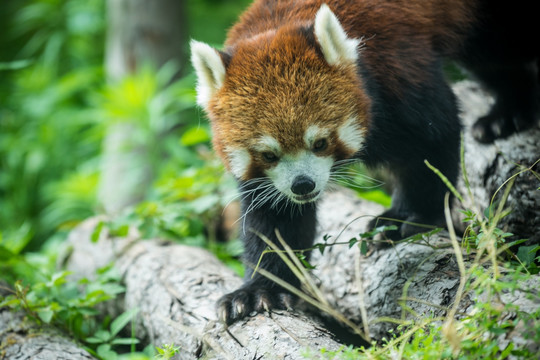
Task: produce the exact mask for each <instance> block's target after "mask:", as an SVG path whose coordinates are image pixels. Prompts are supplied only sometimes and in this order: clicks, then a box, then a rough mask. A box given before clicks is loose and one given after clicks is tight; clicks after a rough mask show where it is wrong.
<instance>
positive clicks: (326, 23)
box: [315, 4, 360, 65]
mask: <svg viewBox="0 0 540 360" xmlns="http://www.w3.org/2000/svg"><path fill="white" fill-rule="evenodd" d="M315 36H316V37H317V40H318V41H319V44H320V46H321V50H322V52H323V54H324V58H325V59H326V61H327V62H328V63H329V64H330V65H338V64H343V63H351V62H353V63H354V62H356V60H358V45H360V40H359V39H351V38H349V37H348V36H347V34H346V33H345V30H344V29H343V27H342V26H341V23H340V22H339V20H338V18H337V17H336V15H335V14H334V13H333V12H332V10H330V8H329V7H328V5H326V4H322V5H321V8H320V9H319V11H317V15H316V16H315Z"/></svg>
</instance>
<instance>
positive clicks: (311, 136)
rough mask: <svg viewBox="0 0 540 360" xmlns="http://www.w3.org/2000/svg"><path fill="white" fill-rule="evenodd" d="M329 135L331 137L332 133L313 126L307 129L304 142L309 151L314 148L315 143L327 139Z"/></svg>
mask: <svg viewBox="0 0 540 360" xmlns="http://www.w3.org/2000/svg"><path fill="white" fill-rule="evenodd" d="M328 135H330V131H329V130H328V129H323V128H320V127H318V126H317V125H311V126H310V127H308V128H307V130H306V133H305V134H304V142H305V144H306V146H307V147H308V149H309V148H311V147H312V146H313V143H314V142H315V141H317V140H318V139H321V138H325V137H327V136H328Z"/></svg>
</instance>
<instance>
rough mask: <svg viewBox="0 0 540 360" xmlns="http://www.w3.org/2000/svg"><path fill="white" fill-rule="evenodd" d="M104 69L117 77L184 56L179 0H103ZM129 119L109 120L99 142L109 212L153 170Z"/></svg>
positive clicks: (140, 192) (133, 199)
mask: <svg viewBox="0 0 540 360" xmlns="http://www.w3.org/2000/svg"><path fill="white" fill-rule="evenodd" d="M107 12H108V33H107V44H106V54H105V69H106V73H107V78H108V80H109V81H110V82H113V83H114V82H118V81H121V80H122V79H123V78H124V77H125V76H128V75H130V74H133V73H135V72H137V71H138V70H140V69H141V67H142V66H146V65H150V66H153V67H154V68H156V69H157V68H159V67H161V66H162V65H163V64H165V63H167V62H169V61H174V62H176V63H177V64H178V65H179V69H181V68H182V65H183V64H184V59H185V56H184V55H185V54H184V53H185V48H186V46H185V44H186V42H185V38H186V31H185V29H186V26H185V25H186V23H185V11H184V1H183V0H109V1H107ZM135 126H136V125H135V121H133V122H130V121H129V120H128V121H122V122H117V123H114V124H111V125H109V126H108V128H107V132H106V135H105V138H104V142H103V160H102V175H101V180H100V185H99V190H98V191H99V195H98V196H99V201H100V203H101V204H102V206H103V208H104V210H105V211H106V212H107V213H109V214H115V213H118V212H120V211H121V210H122V209H124V208H125V207H126V206H129V205H133V204H135V203H137V202H139V201H140V200H142V199H143V198H144V195H145V193H146V191H147V189H148V187H149V185H150V184H151V182H152V180H153V178H154V174H153V165H152V164H151V161H150V158H151V157H149V156H145V155H146V154H148V153H149V152H150V151H149V150H152V149H147V146H145V145H141V144H140V143H137V142H136V140H135V138H136V136H134V135H135V132H136V129H135Z"/></svg>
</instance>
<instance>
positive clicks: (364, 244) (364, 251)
mask: <svg viewBox="0 0 540 360" xmlns="http://www.w3.org/2000/svg"><path fill="white" fill-rule="evenodd" d="M367 252H368V246H367V241H365V240H362V241H360V254H362V255H366V254H367Z"/></svg>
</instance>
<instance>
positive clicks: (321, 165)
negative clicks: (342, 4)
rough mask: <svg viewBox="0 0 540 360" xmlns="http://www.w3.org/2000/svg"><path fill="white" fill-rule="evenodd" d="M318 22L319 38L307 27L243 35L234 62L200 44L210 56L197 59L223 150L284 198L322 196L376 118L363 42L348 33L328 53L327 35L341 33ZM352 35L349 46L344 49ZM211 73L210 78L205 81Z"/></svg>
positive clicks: (245, 176) (246, 175) (239, 168)
mask: <svg viewBox="0 0 540 360" xmlns="http://www.w3.org/2000/svg"><path fill="white" fill-rule="evenodd" d="M321 11H322V9H321ZM321 11H319V13H320V12H321ZM328 11H330V10H328ZM330 14H331V15H333V14H332V13H331V12H330ZM317 16H318V17H319V15H317ZM334 18H335V16H334ZM331 20H335V21H336V22H337V19H331ZM317 25H318V24H317V23H315V26H314V28H315V35H316V39H317V41H316V42H315V41H313V40H310V39H309V38H308V37H306V31H307V30H306V28H305V27H304V26H287V27H282V28H280V29H279V30H277V31H268V32H266V33H264V34H260V35H259V36H256V37H255V38H250V39H246V40H242V41H240V42H238V43H237V44H235V46H234V48H233V49H231V53H232V55H230V58H228V59H227V65H226V66H225V64H224V63H223V61H222V58H221V57H220V56H219V55H217V53H216V52H215V51H214V50H213V49H211V48H209V47H206V46H205V45H204V44H201V43H194V44H192V48H194V49H195V51H197V52H198V53H199V56H200V54H202V58H203V59H202V60H201V59H194V65H195V67H196V69H197V67H199V69H198V70H197V72H198V75H199V85H201V79H203V85H202V86H199V89H198V91H199V103H201V105H203V106H204V107H205V109H206V111H207V113H208V115H209V117H210V120H211V123H212V130H213V144H214V148H215V150H216V151H217V153H218V154H219V155H220V156H221V158H222V159H223V161H224V163H225V165H226V166H227V168H228V169H229V170H230V171H231V172H232V173H233V174H234V175H235V176H236V177H237V178H238V179H240V180H243V181H249V180H252V179H266V180H268V181H269V182H270V183H271V184H272V185H273V186H272V187H269V189H274V188H275V189H277V192H272V194H275V196H276V198H281V197H283V196H284V197H286V198H287V199H289V200H291V201H293V202H295V203H306V202H310V201H314V200H316V199H317V198H318V197H319V195H320V194H321V193H322V191H323V190H324V189H325V187H326V185H327V183H328V181H329V179H330V174H331V170H332V168H333V166H334V165H335V164H336V162H337V161H340V160H345V159H348V158H351V157H352V156H353V155H354V154H355V153H357V152H358V151H360V150H361V148H362V142H363V139H364V136H365V133H366V131H367V123H368V108H369V101H368V99H367V98H366V97H365V95H364V93H363V92H362V90H361V88H362V84H361V83H360V80H359V78H358V75H357V69H356V57H357V52H356V48H357V47H358V42H356V41H353V40H352V39H348V38H346V36H345V38H344V39H340V41H341V43H340V44H337V45H336V44H332V43H330V44H327V46H332V47H334V48H335V49H337V54H335V53H334V54H329V55H328V54H327V52H328V51H325V48H324V45H323V43H324V41H327V42H328V41H330V42H331V41H336V40H335V39H330V40H328V36H326V38H325V35H328V34H321V33H320V32H321V31H324V30H325V29H323V30H320V31H319V33H317ZM319 25H320V24H319ZM323 25H324V24H323ZM325 25H327V24H325ZM334 25H335V24H334ZM337 25H338V26H339V23H337ZM327 26H328V25H327ZM319 27H320V26H319ZM327 30H328V29H327ZM337 30H340V29H337ZM312 31H313V30H312ZM329 31H336V29H335V28H330V30H329ZM341 31H343V30H342V29H341ZM343 34H344V32H343ZM343 36H344V35H343ZM346 41H350V42H351V43H350V44H348V45H349V46H348V47H347V46H345V48H346V50H347V51H348V53H346V52H344V51H341V52H340V47H339V45H344V44H345V45H347V43H346ZM351 46H354V47H355V52H354V53H352V52H351V50H350V47H351ZM197 47H198V48H197ZM342 47H343V46H342ZM326 50H328V49H326ZM216 55H217V56H216ZM351 56H353V57H354V59H351V58H350V57H351ZM200 57H201V56H200ZM205 67H206V69H203V71H201V70H200V68H205ZM205 77H206V78H207V79H210V82H207V83H206V84H204V79H205ZM259 181H262V180H259ZM268 193H269V194H270V193H271V191H270V190H269V191H268Z"/></svg>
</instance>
